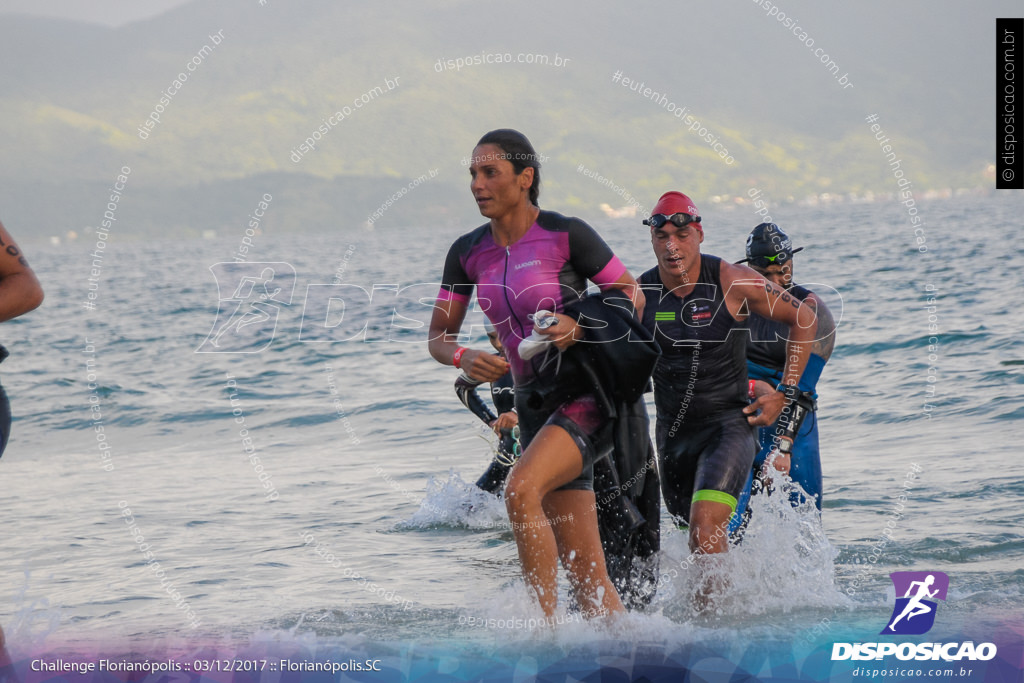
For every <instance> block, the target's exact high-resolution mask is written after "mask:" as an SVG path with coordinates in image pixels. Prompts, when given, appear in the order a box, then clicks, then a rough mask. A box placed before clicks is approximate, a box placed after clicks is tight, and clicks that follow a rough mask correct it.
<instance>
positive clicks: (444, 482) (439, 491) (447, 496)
mask: <svg viewBox="0 0 1024 683" xmlns="http://www.w3.org/2000/svg"><path fill="white" fill-rule="evenodd" d="M437 527H454V528H462V529H507V530H509V531H511V528H512V527H511V525H510V524H509V521H508V514H507V513H506V512H505V503H504V501H503V500H502V499H501V498H499V497H498V496H495V495H493V494H491V493H487V492H486V491H483V490H481V489H478V488H477V487H476V486H475V485H473V484H470V483H468V482H466V481H464V480H463V479H462V477H461V476H460V474H459V473H458V472H456V471H455V470H453V469H452V470H449V471H448V478H447V479H436V478H434V477H430V478H429V479H428V480H427V486H426V494H425V495H424V496H423V499H422V500H421V501H420V507H419V509H418V510H417V511H416V512H414V513H413V515H412V517H410V518H409V519H407V520H405V521H402V522H398V523H397V524H395V527H394V528H395V529H396V530H398V531H408V530H413V529H433V528H437Z"/></svg>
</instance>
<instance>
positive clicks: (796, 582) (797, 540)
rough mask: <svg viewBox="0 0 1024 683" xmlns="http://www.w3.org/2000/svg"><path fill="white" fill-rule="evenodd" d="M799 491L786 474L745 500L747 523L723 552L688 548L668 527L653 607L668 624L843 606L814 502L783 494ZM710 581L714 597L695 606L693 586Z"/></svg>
mask: <svg viewBox="0 0 1024 683" xmlns="http://www.w3.org/2000/svg"><path fill="white" fill-rule="evenodd" d="M794 487H795V488H796V489H798V488H799V485H797V484H794V483H793V482H792V481H791V480H789V478H788V477H786V478H785V481H783V482H782V483H781V485H780V488H781V489H782V490H781V491H780V492H777V493H774V494H772V495H756V496H753V497H752V498H751V502H750V509H751V512H752V516H751V520H750V523H749V524H748V526H747V528H746V531H745V533H744V534H743V537H742V540H741V541H740V542H735V541H733V542H730V547H729V551H728V552H727V553H724V554H722V555H718V556H714V557H708V556H699V555H694V554H692V553H691V552H690V551H689V547H688V537H687V534H686V533H684V532H678V531H677V532H671V531H670V532H668V533H667V534H665V535H663V540H662V548H663V550H662V553H663V556H662V562H661V572H662V578H661V587H660V589H659V593H658V596H656V598H655V602H654V605H655V607H660V608H661V609H662V610H663V612H664V614H665V615H666V616H668V617H670V618H671V619H673V620H674V621H687V620H691V619H698V620H700V619H704V618H708V617H711V618H714V619H719V620H721V619H725V620H726V621H730V620H731V619H732V618H734V617H741V618H745V617H747V616H749V615H754V614H757V615H762V614H779V613H783V614H786V613H790V612H793V611H796V610H804V609H808V608H821V607H840V606H842V607H845V606H848V605H849V604H850V601H849V599H848V598H847V597H846V596H844V595H843V593H842V591H841V590H840V588H839V587H838V586H837V585H836V579H835V559H836V557H837V555H838V551H837V550H836V548H835V547H834V546H833V545H832V544H831V543H830V542H829V540H828V538H827V537H826V536H825V532H824V529H823V528H822V526H821V518H820V515H819V513H818V510H817V508H815V506H814V503H813V502H811V501H809V500H808V499H807V498H806V497H805V498H804V499H803V500H804V502H802V503H800V504H797V505H795V506H794V505H793V504H791V502H790V500H789V496H788V491H789V490H790V489H792V488H794ZM704 585H710V586H712V587H713V589H715V588H717V590H715V595H714V597H713V599H712V601H711V603H710V605H709V606H708V607H707V608H706V609H699V608H698V607H696V606H695V605H699V604H700V595H699V593H700V591H701V587H702V586H704Z"/></svg>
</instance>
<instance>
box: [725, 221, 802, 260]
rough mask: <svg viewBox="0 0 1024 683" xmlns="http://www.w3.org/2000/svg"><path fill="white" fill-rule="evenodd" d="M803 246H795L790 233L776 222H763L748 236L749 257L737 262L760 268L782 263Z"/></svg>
mask: <svg viewBox="0 0 1024 683" xmlns="http://www.w3.org/2000/svg"><path fill="white" fill-rule="evenodd" d="M798 251H803V247H798V248H796V249H794V248H793V243H792V242H791V241H790V239H789V235H787V234H786V233H784V232H783V231H782V228H780V227H779V226H777V225H775V224H774V223H761V224H760V225H758V226H757V227H756V228H754V229H753V230H751V231H750V234H749V235H748V236H747V258H745V259H743V260H742V261H737V262H736V263H750V264H752V265H754V266H757V267H758V268H767V267H768V266H770V265H772V264H778V265H782V264H783V263H786V262H787V261H789V260H790V259H791V258H793V254H795V253H797V252H798Z"/></svg>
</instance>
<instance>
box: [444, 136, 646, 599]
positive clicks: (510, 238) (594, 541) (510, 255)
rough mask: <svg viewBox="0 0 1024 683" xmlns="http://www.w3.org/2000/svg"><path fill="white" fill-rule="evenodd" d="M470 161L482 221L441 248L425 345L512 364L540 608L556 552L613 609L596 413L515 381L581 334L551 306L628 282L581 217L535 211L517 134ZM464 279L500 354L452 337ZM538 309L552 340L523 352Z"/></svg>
mask: <svg viewBox="0 0 1024 683" xmlns="http://www.w3.org/2000/svg"><path fill="white" fill-rule="evenodd" d="M471 161H472V163H471V165H470V167H469V172H470V175H471V176H472V178H473V181H472V183H471V185H470V189H471V190H472V192H473V197H474V198H475V199H476V202H477V205H478V206H479V208H480V213H481V214H482V215H483V216H485V217H486V218H489V219H490V222H488V223H486V224H484V225H482V226H480V227H479V228H477V229H476V230H474V231H472V232H470V233H468V234H466V235H463V236H462V237H460V238H459V239H458V240H456V241H455V243H454V244H453V245H452V247H451V249H450V250H449V252H448V258H447V260H446V261H445V268H444V275H443V278H442V286H441V291H440V294H439V295H438V302H437V305H436V307H435V309H434V314H433V319H432V320H431V324H430V354H431V355H432V356H433V357H434V358H435V359H436V360H437V361H438V362H440V363H443V364H445V365H455V366H456V367H461V369H462V370H463V371H464V372H465V373H466V374H467V375H469V376H470V377H472V378H473V379H476V380H480V381H482V382H493V381H495V380H497V379H498V378H499V377H501V376H502V375H503V374H504V373H505V372H506V371H507V370H508V369H509V365H511V370H512V376H513V378H514V380H515V384H516V409H517V412H518V414H519V426H520V430H521V440H522V446H523V455H522V457H521V458H520V459H519V461H518V462H517V463H516V465H515V467H514V468H513V470H512V472H511V473H510V474H509V479H508V482H507V483H506V486H505V503H506V507H507V509H508V514H509V520H510V521H511V522H512V531H513V533H514V535H515V539H516V545H517V546H518V548H519V559H520V561H521V562H522V564H523V575H524V577H525V578H526V581H527V583H528V584H529V586H530V587H531V588H532V589H533V591H534V593H535V595H536V596H537V599H538V601H539V602H540V605H541V608H542V609H543V610H544V612H545V614H546V615H548V616H551V615H552V614H553V613H554V611H555V607H556V606H557V601H558V596H557V577H558V560H559V558H560V559H561V561H562V564H563V566H565V568H566V571H567V572H568V573H569V581H570V585H571V586H572V589H573V592H574V594H575V597H576V602H577V604H578V605H579V607H580V609H581V610H582V611H583V612H584V613H585V614H589V615H594V614H602V615H603V614H610V613H616V612H622V611H624V608H623V606H622V602H621V601H620V600H619V596H618V593H617V592H616V591H615V588H614V586H613V585H612V583H611V581H609V579H608V574H607V570H606V568H605V560H604V552H603V550H602V548H601V539H600V535H599V533H598V528H597V515H596V512H595V500H594V491H593V464H594V458H595V457H596V453H597V448H596V444H594V443H593V442H592V437H593V436H594V434H595V432H596V431H597V428H598V427H599V426H600V425H601V423H602V422H603V419H604V418H603V416H602V415H601V413H600V411H599V409H598V407H597V404H596V402H595V400H594V398H593V396H591V395H589V394H587V395H583V396H580V397H578V398H575V399H572V400H570V401H568V402H567V403H564V404H562V405H561V406H559V407H557V408H556V409H554V410H553V411H538V410H535V409H530V408H528V407H527V406H526V405H525V400H526V398H527V396H528V394H529V393H532V392H530V391H520V388H525V389H530V390H539V391H543V390H544V389H545V388H550V387H551V385H553V384H554V383H555V382H556V381H557V380H556V375H555V367H556V365H557V361H556V360H555V359H554V356H555V355H556V353H557V352H556V350H555V349H557V350H559V351H560V350H561V349H564V348H566V347H568V346H570V345H571V344H574V343H575V342H576V340H577V339H581V338H582V337H583V334H582V330H581V329H580V328H579V326H578V325H577V323H576V321H575V320H574V319H573V318H571V317H570V316H567V315H562V314H561V311H562V308H563V306H564V305H565V304H567V303H570V302H572V301H575V300H577V299H579V298H580V297H581V296H582V295H584V294H585V293H586V288H587V284H586V281H587V280H588V279H589V280H590V281H592V282H594V283H595V284H597V285H598V286H599V287H601V288H602V289H605V288H609V287H615V288H620V289H624V290H626V291H627V293H629V294H630V295H631V296H635V294H636V289H635V288H636V281H635V280H634V279H633V276H632V275H630V274H629V272H628V271H627V270H626V268H625V266H623V265H622V262H621V261H619V259H618V258H617V257H616V256H615V254H613V253H612V251H611V250H610V249H609V248H608V245H606V244H605V243H604V241H603V240H602V239H601V238H600V237H599V236H598V234H597V233H596V232H594V230H593V228H591V227H590V226H589V225H587V224H586V223H584V222H583V221H581V220H579V219H577V218H566V217H565V216H562V215H560V214H557V213H553V212H549V211H541V210H540V208H539V207H538V206H537V197H538V195H539V191H540V163H539V162H538V159H537V155H536V153H535V152H534V150H533V147H532V145H530V142H529V140H527V139H526V137H525V136H523V135H522V134H521V133H519V132H516V131H513V130H496V131H492V132H490V133H488V134H487V135H485V136H484V137H482V138H481V139H480V142H479V143H477V146H476V148H475V149H474V150H473V157H472V160H471ZM474 287H475V288H476V294H477V299H478V301H479V302H480V306H481V308H482V309H483V310H484V312H485V313H486V314H487V317H488V318H489V319H490V320H491V322H492V323H493V324H494V326H495V328H496V329H497V331H498V336H499V338H500V339H501V342H502V344H503V345H504V346H505V349H506V353H507V356H508V363H506V362H505V361H504V360H502V359H501V358H499V357H497V356H495V355H493V354H491V353H488V352H486V351H482V350H477V349H466V348H462V347H459V346H458V344H456V343H455V342H453V341H450V339H452V338H453V337H454V336H456V335H457V334H458V331H459V329H460V328H461V326H462V322H463V320H464V318H465V315H466V310H467V308H468V306H469V303H470V300H471V298H472V295H473V290H474ZM640 300H641V301H642V300H643V298H642V297H640ZM541 310H547V311H553V312H555V313H556V314H558V316H557V317H558V323H557V324H555V325H554V326H552V327H549V328H547V329H545V330H540V329H538V330H537V331H538V332H539V333H541V334H544V335H547V336H548V337H549V338H550V339H551V345H552V346H553V347H555V348H554V349H551V348H549V349H548V350H547V351H545V352H541V353H540V354H538V355H536V356H534V357H532V358H531V359H530V360H523V359H522V358H521V357H520V355H519V345H520V343H521V342H522V341H523V339H525V338H526V337H528V336H529V335H530V333H531V332H532V331H533V329H534V327H533V320H532V315H533V314H534V313H536V312H538V311H541Z"/></svg>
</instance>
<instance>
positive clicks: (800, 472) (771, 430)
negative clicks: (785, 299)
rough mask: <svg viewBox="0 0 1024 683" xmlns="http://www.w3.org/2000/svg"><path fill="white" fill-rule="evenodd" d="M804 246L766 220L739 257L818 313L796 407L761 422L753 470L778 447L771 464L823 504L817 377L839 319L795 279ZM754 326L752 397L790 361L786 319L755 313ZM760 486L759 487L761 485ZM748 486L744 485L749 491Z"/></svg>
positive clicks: (749, 355)
mask: <svg viewBox="0 0 1024 683" xmlns="http://www.w3.org/2000/svg"><path fill="white" fill-rule="evenodd" d="M802 249H803V247H799V248H797V249H794V248H793V243H792V241H791V240H790V239H789V236H788V235H787V234H786V233H785V232H783V230H782V228H780V227H779V226H778V225H776V224H774V223H761V224H760V225H758V226H757V227H755V228H754V229H753V230H751V232H750V235H749V236H748V237H747V246H746V258H745V259H743V260H742V261H738V263H749V264H750V267H751V268H753V269H754V270H755V271H757V272H758V273H759V274H761V275H762V276H764V278H765V279H767V280H770V281H772V282H774V283H775V284H777V285H778V286H780V287H782V288H784V289H785V290H786V291H787V292H789V293H790V294H792V295H793V296H795V297H796V298H798V299H800V300H801V301H803V302H804V305H806V306H810V308H811V310H813V311H814V312H815V313H816V314H817V317H818V323H817V329H816V331H815V335H814V337H815V338H814V342H813V343H812V345H811V355H810V358H809V359H808V361H807V367H806V369H805V370H804V374H803V376H802V377H801V378H800V384H799V387H800V390H801V395H800V397H799V398H798V399H797V402H796V404H794V405H793V406H792V410H790V411H784V412H783V414H782V415H781V416H780V417H779V419H778V420H776V421H775V423H774V424H772V425H771V426H769V427H762V428H761V429H760V433H759V441H760V451H759V452H758V454H757V458H756V459H755V461H754V468H755V469H754V474H755V475H758V474H759V473H761V472H762V471H764V470H763V468H764V463H765V461H766V458H768V456H769V455H771V454H772V453H773V451H774V452H775V457H774V459H772V460H771V462H770V466H772V467H774V469H775V470H778V471H780V472H783V473H788V474H789V476H790V479H792V480H793V482H794V483H796V484H799V485H800V487H801V488H802V489H803V490H804V492H805V493H806V494H807V495H809V496H810V497H811V498H812V499H813V500H814V503H815V505H816V506H817V508H818V510H821V488H822V482H821V456H820V453H819V451H818V420H817V414H816V413H817V400H816V399H817V393H816V391H815V388H816V385H817V382H818V378H819V377H821V372H822V370H823V369H824V367H825V363H826V362H827V361H828V359H829V357H830V356H831V355H832V349H833V347H834V346H835V333H836V324H835V320H834V319H833V318H832V313H831V311H829V309H828V306H826V305H825V302H823V301H822V300H821V299H820V298H819V297H818V296H817V295H816V294H814V293H813V292H812V291H810V290H809V289H806V288H805V287H801V286H800V285H798V284H796V283H795V282H794V281H793V254H795V253H797V252H798V251H801V250H802ZM747 327H748V328H749V329H750V344H749V345H748V346H747V374H748V375H749V377H750V384H751V387H750V388H751V394H752V396H751V397H752V398H753V397H756V396H757V395H759V394H763V393H765V392H768V391H771V389H772V387H774V386H775V384H776V383H778V382H779V380H780V379H781V376H782V372H783V368H784V366H785V363H786V333H787V330H786V328H785V326H784V325H780V324H779V323H777V322H774V321H772V320H768V319H766V318H763V317H762V316H760V315H757V314H754V315H751V316H750V318H749V319H748V320H747ZM758 488H760V487H755V490H757V489H758ZM746 493H747V491H746V490H745V491H744V494H746ZM745 497H746V496H745V495H744V496H741V500H740V506H739V507H740V509H741V510H742V508H743V507H744V506H745V503H746V501H745V500H743V499H744V498H745ZM802 499H803V496H802V495H801V494H800V493H798V492H797V491H796V490H793V491H792V492H790V500H791V501H792V502H793V504H794V505H796V504H799V503H800V502H801V501H802Z"/></svg>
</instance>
